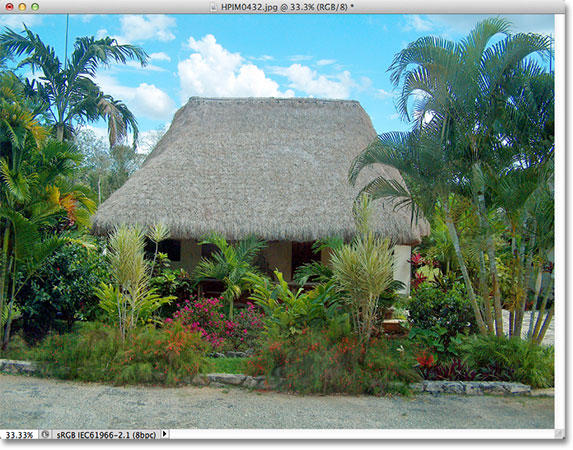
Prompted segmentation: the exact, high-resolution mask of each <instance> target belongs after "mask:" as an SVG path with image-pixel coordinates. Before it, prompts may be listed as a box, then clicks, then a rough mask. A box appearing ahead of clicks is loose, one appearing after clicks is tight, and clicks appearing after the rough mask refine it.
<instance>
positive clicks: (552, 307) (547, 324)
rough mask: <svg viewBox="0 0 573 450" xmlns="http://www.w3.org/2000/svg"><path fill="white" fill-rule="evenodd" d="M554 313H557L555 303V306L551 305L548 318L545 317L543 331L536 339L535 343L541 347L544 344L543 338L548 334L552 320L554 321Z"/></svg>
mask: <svg viewBox="0 0 573 450" xmlns="http://www.w3.org/2000/svg"><path fill="white" fill-rule="evenodd" d="M554 311H555V302H553V304H552V305H551V308H549V312H548V313H547V316H546V317H545V321H544V322H543V327H541V331H540V332H539V335H538V336H537V337H536V338H535V342H536V343H537V344H539V345H541V343H542V342H543V338H544V337H545V333H547V329H548V328H549V324H550V323H551V319H553V313H554Z"/></svg>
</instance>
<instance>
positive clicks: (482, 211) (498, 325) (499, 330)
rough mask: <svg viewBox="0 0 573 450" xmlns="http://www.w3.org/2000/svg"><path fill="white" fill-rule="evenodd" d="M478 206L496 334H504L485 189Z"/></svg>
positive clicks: (479, 196)
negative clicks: (484, 236) (489, 279)
mask: <svg viewBox="0 0 573 450" xmlns="http://www.w3.org/2000/svg"><path fill="white" fill-rule="evenodd" d="M477 197H478V208H479V214H478V215H479V216H480V217H481V219H480V221H482V224H483V226H484V227H485V228H484V229H485V233H486V248H487V257H488V259H489V273H490V276H491V284H492V289H493V310H494V314H495V334H496V335H497V336H503V314H502V308H501V288H500V284H499V275H498V272H497V264H496V263H495V247H494V245H493V238H492V236H491V229H490V226H489V221H488V220H487V210H486V207H485V196H484V193H483V190H481V191H480V192H479V193H478V196H477Z"/></svg>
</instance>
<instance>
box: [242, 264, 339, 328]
mask: <svg viewBox="0 0 573 450" xmlns="http://www.w3.org/2000/svg"><path fill="white" fill-rule="evenodd" d="M275 276H276V277H277V280H278V282H277V283H273V282H272V281H271V280H269V279H268V278H267V277H264V276H261V275H256V274H253V273H249V274H248V275H247V277H246V279H247V280H248V282H249V285H250V288H251V290H252V294H251V296H250V297H249V299H251V300H253V301H254V302H255V304H256V305H258V306H260V307H261V308H262V310H263V312H264V314H265V318H264V322H265V328H266V330H267V332H270V333H274V334H279V335H283V336H291V335H294V334H300V333H301V332H302V330H303V329H305V328H307V327H311V328H317V329H320V328H323V327H326V326H328V324H329V322H330V321H332V320H339V319H341V320H344V317H346V316H347V315H345V314H342V313H341V309H342V308H341V298H340V295H339V293H338V291H337V288H336V286H335V284H334V282H333V281H330V282H328V283H326V284H321V285H318V286H317V287H316V288H314V289H313V290H311V291H308V292H304V291H303V289H302V288H301V289H298V290H297V291H296V292H292V291H291V290H290V287H289V285H288V283H287V282H286V281H285V280H284V277H283V274H282V273H281V272H279V271H278V270H275Z"/></svg>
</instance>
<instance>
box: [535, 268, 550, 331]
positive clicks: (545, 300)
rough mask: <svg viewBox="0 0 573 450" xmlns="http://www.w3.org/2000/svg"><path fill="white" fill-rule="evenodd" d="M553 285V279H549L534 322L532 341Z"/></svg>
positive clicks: (539, 325)
mask: <svg viewBox="0 0 573 450" xmlns="http://www.w3.org/2000/svg"><path fill="white" fill-rule="evenodd" d="M554 283H555V279H554V278H553V277H551V279H550V282H549V286H548V288H547V290H546V292H545V295H544V296H543V300H542V302H541V307H540V308H539V313H538V316H537V321H536V322H535V328H534V329H533V335H532V339H533V340H536V338H537V335H538V333H539V329H540V327H541V320H542V318H543V313H544V312H545V307H546V306H547V300H549V295H551V291H552V290H553V284H554ZM553 303H554V304H555V300H554V301H553Z"/></svg>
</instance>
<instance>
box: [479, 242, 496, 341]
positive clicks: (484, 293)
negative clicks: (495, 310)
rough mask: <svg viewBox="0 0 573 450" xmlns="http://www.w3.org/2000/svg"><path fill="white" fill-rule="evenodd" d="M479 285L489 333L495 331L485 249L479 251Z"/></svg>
mask: <svg viewBox="0 0 573 450" xmlns="http://www.w3.org/2000/svg"><path fill="white" fill-rule="evenodd" d="M479 275H480V276H479V285H480V295H481V298H482V306H483V311H484V315H485V321H486V323H487V330H488V331H489V334H493V333H494V325H493V316H492V315H491V302H490V300H489V287H488V285H487V271H486V269H485V257H484V254H483V250H480V252H479Z"/></svg>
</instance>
